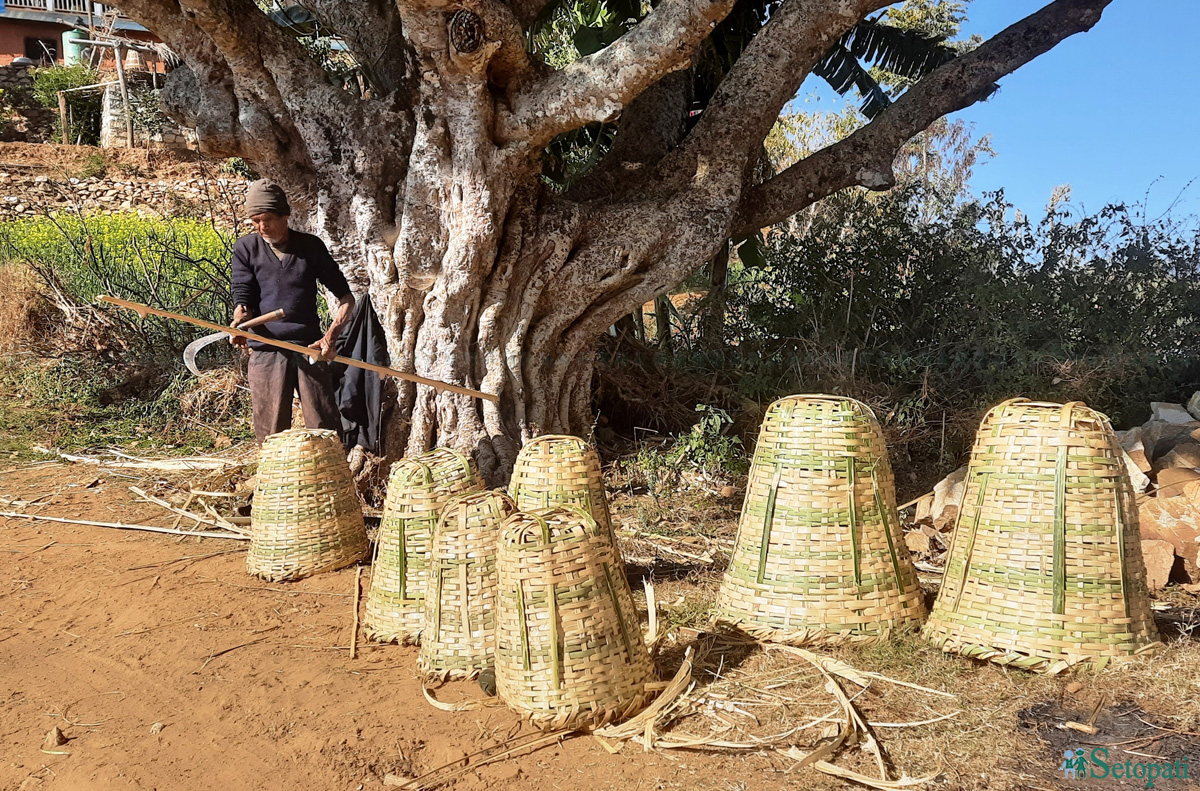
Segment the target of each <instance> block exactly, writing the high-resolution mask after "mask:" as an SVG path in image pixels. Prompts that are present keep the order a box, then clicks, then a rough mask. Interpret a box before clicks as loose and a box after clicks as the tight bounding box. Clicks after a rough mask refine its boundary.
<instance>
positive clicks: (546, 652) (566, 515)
mask: <svg viewBox="0 0 1200 791" xmlns="http://www.w3.org/2000/svg"><path fill="white" fill-rule="evenodd" d="M496 565H497V573H498V576H499V580H500V588H499V600H498V605H499V606H498V610H497V617H496V687H497V690H498V692H499V695H500V697H501V698H502V699H503V700H504V701H505V702H506V703H508V705H509V706H511V707H512V708H513V709H514V710H516V711H517V712H518V713H520V714H521V715H522V716H523V717H524V718H526V719H528V720H529V721H530V722H532V723H533V724H534V725H535V726H537V727H539V728H542V729H545V730H550V729H556V728H591V727H600V726H601V725H604V724H605V723H608V722H613V721H617V720H620V719H624V718H625V717H628V716H630V715H632V714H634V713H636V712H637V711H639V710H640V709H642V708H643V707H644V706H645V705H646V704H647V703H648V702H649V700H650V698H651V697H652V693H651V692H649V691H648V690H647V684H649V683H650V682H652V681H653V680H654V665H653V663H652V661H651V659H650V654H649V652H648V651H647V650H646V644H645V642H644V640H643V638H642V632H641V628H640V626H639V623H638V616H637V610H636V609H635V608H634V604H633V596H632V595H631V594H630V591H629V583H628V582H627V581H626V579H625V572H624V567H623V564H622V562H621V558H620V556H619V555H618V553H617V550H616V548H615V547H614V546H613V543H612V541H611V540H610V537H609V534H608V531H607V530H605V529H604V528H603V527H602V526H600V525H599V524H598V523H597V521H596V520H595V519H593V518H592V516H591V515H590V514H588V513H586V512H585V511H583V510H581V509H578V508H571V507H559V508H547V509H539V510H535V511H532V512H529V513H517V514H514V515H513V516H511V517H509V519H508V521H506V522H505V523H504V529H503V531H502V533H501V536H500V546H499V550H498V552H497V561H496Z"/></svg>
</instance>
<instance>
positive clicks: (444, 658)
mask: <svg viewBox="0 0 1200 791" xmlns="http://www.w3.org/2000/svg"><path fill="white" fill-rule="evenodd" d="M516 510H517V509H516V506H515V505H514V504H513V501H512V500H511V499H510V498H509V497H508V495H506V494H504V493H503V492H490V491H489V492H472V493H470V494H460V495H458V496H456V497H453V498H451V499H450V501H449V502H447V503H446V507H445V508H444V509H443V510H442V516H441V519H439V520H438V524H437V528H436V529H435V530H434V532H433V552H432V554H431V555H430V559H429V578H428V583H427V589H426V595H425V629H424V631H423V632H422V636H421V653H420V655H419V656H418V657H417V667H418V669H419V670H420V671H421V673H422V675H424V676H425V677H426V678H436V679H438V680H441V681H445V680H446V679H462V678H474V677H475V676H477V675H479V673H480V671H483V670H487V669H488V668H490V667H492V665H493V664H494V661H495V660H494V655H495V653H496V544H497V543H498V541H499V539H500V525H502V524H503V523H504V520H505V519H507V518H508V517H509V516H511V515H512V514H513V512H515V511H516Z"/></svg>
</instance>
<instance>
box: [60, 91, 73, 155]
mask: <svg viewBox="0 0 1200 791" xmlns="http://www.w3.org/2000/svg"><path fill="white" fill-rule="evenodd" d="M58 120H59V123H61V124H62V136H63V145H64V146H67V145H70V144H71V130H70V126H69V124H67V97H66V96H65V95H64V94H63V92H62V91H59V92H58Z"/></svg>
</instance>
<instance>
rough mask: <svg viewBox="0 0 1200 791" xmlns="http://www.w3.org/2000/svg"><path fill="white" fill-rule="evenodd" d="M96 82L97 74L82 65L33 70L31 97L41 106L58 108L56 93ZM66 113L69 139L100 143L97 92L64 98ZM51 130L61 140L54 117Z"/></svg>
mask: <svg viewBox="0 0 1200 791" xmlns="http://www.w3.org/2000/svg"><path fill="white" fill-rule="evenodd" d="M98 82H100V75H99V74H98V73H97V72H96V71H95V70H94V69H92V68H91V67H89V66H87V65H86V64H83V63H76V64H73V65H71V66H48V67H46V68H41V69H34V70H33V96H34V98H35V99H37V101H38V102H39V103H40V104H42V105H43V106H45V107H52V108H54V109H58V92H59V91H65V90H67V89H68V88H81V87H83V86H86V85H95V84H96V83H98ZM66 99H67V110H68V112H69V113H70V117H71V124H72V126H71V130H70V139H71V141H72V142H74V141H75V140H77V139H78V140H79V141H80V142H82V143H83V144H85V145H92V146H94V145H97V144H99V142H100V112H101V105H102V103H103V97H102V94H101V89H99V88H97V89H95V90H89V91H74V90H73V91H71V92H70V93H68V94H67V95H66ZM54 123H55V129H56V130H57V134H58V139H60V140H61V139H62V124H61V122H60V121H59V120H58V119H57V118H56V119H55V122H54Z"/></svg>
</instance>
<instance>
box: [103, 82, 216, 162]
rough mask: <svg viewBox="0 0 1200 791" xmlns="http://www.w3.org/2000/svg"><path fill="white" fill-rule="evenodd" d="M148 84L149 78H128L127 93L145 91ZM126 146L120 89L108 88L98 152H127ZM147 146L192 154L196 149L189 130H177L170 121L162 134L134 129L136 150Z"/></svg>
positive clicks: (179, 127) (106, 89) (136, 127)
mask: <svg viewBox="0 0 1200 791" xmlns="http://www.w3.org/2000/svg"><path fill="white" fill-rule="evenodd" d="M149 84H150V75H149V74H148V73H142V74H138V73H134V74H130V75H129V85H130V89H133V88H134V87H135V86H141V87H147V86H149ZM147 137H148V138H149V139H148V140H147ZM128 143H129V140H128V136H127V135H126V126H125V112H124V103H123V102H122V100H121V88H120V86H119V85H109V86H107V87H106V88H105V89H104V100H103V105H102V109H101V113H100V146H101V148H126V147H128ZM147 143H149V144H150V146H151V147H154V148H173V149H185V148H186V149H190V150H192V151H195V150H196V147H197V146H196V133H195V132H194V131H193V130H191V129H186V128H184V127H181V126H179V124H177V123H175V121H173V120H172V119H170V118H166V119H165V120H164V122H163V128H162V131H160V132H155V133H154V134H152V135H149V136H147V134H146V130H145V129H140V128H138V126H137V125H136V124H135V125H134V128H133V144H134V145H135V146H137V147H139V148H145V147H147Z"/></svg>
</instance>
